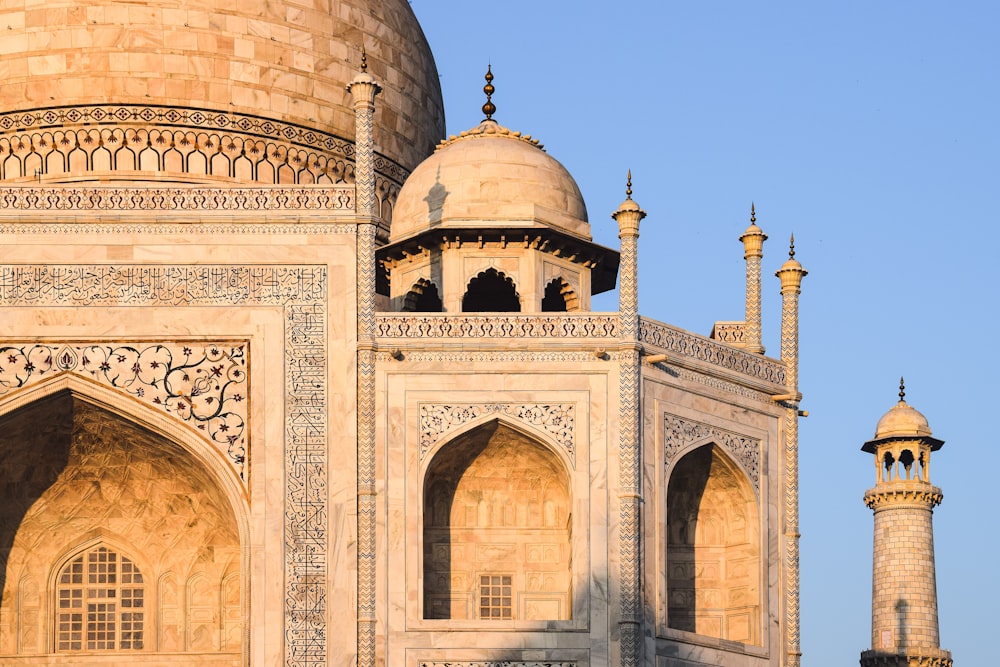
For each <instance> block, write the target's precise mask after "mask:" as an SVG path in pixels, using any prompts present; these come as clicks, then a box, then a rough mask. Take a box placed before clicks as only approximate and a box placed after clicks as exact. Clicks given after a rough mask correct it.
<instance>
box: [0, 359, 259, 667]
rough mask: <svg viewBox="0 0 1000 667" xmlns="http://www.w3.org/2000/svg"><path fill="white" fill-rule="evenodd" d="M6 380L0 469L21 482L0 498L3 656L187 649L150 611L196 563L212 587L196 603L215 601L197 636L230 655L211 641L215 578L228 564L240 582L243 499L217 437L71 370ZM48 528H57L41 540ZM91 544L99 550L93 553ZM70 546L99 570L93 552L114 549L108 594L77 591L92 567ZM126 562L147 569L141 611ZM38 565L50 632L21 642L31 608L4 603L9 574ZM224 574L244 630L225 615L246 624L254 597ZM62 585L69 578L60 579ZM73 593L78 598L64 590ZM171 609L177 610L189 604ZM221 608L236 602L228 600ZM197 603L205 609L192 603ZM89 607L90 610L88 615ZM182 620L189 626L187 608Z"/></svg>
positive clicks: (25, 577) (243, 576) (3, 476)
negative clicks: (41, 640)
mask: <svg viewBox="0 0 1000 667" xmlns="http://www.w3.org/2000/svg"><path fill="white" fill-rule="evenodd" d="M12 394H13V395H11V396H8V397H7V398H6V399H5V400H3V401H0V482H5V481H7V480H26V481H27V483H21V484H19V486H18V493H17V494H16V499H17V500H18V501H19V502H15V503H7V504H6V506H5V507H3V508H2V509H0V515H2V516H0V527H3V530H0V556H2V559H3V562H0V590H2V591H3V596H2V597H0V607H2V609H0V624H2V625H3V627H2V628H0V629H2V630H3V632H0V656H3V657H4V658H7V657H9V658H14V656H16V655H21V654H23V653H25V652H27V653H33V654H36V655H37V653H38V651H40V650H41V651H42V652H48V653H66V652H69V653H73V652H77V651H83V652H87V651H98V652H101V651H111V652H122V651H125V652H128V651H142V652H143V655H146V654H148V653H149V652H151V651H154V652H155V651H160V652H164V651H165V652H170V651H181V650H184V649H183V646H176V647H165V646H163V643H162V642H161V641H159V637H158V636H159V635H160V632H158V630H160V631H161V632H162V628H163V620H164V619H157V612H159V611H160V610H161V609H163V608H164V606H163V605H161V604H159V603H158V601H157V596H158V594H159V592H160V590H161V588H162V586H160V582H162V581H164V579H163V578H162V577H164V576H165V575H169V573H171V572H178V573H189V572H193V571H195V570H196V571H198V572H199V573H201V574H202V576H204V577H205V580H204V581H205V591H207V592H206V593H204V594H203V595H202V596H201V597H202V599H204V600H207V601H208V602H207V603H205V604H203V605H202V606H205V605H208V606H210V607H211V609H210V612H209V613H210V614H211V617H212V619H214V620H212V621H211V623H210V627H209V628H208V630H207V634H206V631H205V630H201V636H208V637H210V638H211V641H209V642H207V643H205V644H204V650H206V651H208V652H211V653H218V654H220V656H221V654H223V653H225V654H226V655H227V657H226V660H231V659H232V657H233V654H236V655H238V654H239V652H240V650H241V649H243V650H245V647H232V646H231V645H229V644H227V645H226V646H224V647H222V646H220V645H219V637H220V636H221V633H222V618H221V616H222V615H221V613H220V609H219V607H220V605H221V602H222V595H221V591H222V590H223V582H224V581H226V580H227V579H229V578H230V577H232V576H233V575H234V574H235V575H236V576H237V578H238V584H236V587H237V588H238V589H240V591H245V590H246V586H247V573H248V572H249V562H248V560H247V559H248V554H249V552H248V551H247V549H246V548H245V545H246V544H248V533H249V528H248V525H249V518H248V508H247V505H246V499H245V497H244V495H243V491H242V489H241V485H240V484H239V482H238V481H236V480H235V479H234V476H233V474H232V473H231V472H229V471H227V470H226V464H225V462H224V461H223V460H222V459H221V457H220V456H219V455H218V454H217V453H213V452H212V447H211V446H210V445H209V444H208V443H207V442H205V441H204V440H202V439H201V438H200V437H198V436H197V435H196V434H194V433H193V432H192V429H190V428H189V427H187V426H186V425H184V424H182V423H179V422H176V421H175V420H173V418H172V417H170V416H169V415H167V414H166V413H158V412H157V411H155V410H154V409H153V408H151V407H149V406H146V405H144V404H142V403H139V402H138V401H136V400H134V399H132V398H131V397H129V396H127V395H122V394H119V393H118V392H117V391H116V390H114V389H112V388H108V387H105V386H102V385H97V384H95V383H94V382H92V381H90V380H88V379H86V378H84V377H82V376H78V375H76V374H74V373H71V372H70V373H61V374H56V375H54V376H53V377H52V378H50V379H47V380H45V381H42V382H39V383H37V384H35V385H31V386H29V387H26V388H22V389H20V390H18V391H16V392H12ZM29 473H30V474H29ZM46 531H49V532H52V534H53V535H56V536H58V539H56V540H53V539H47V540H39V539H38V535H40V534H42V533H44V532H46ZM94 549H104V551H101V552H100V553H97V552H95V554H96V555H95V556H94V558H91V556H90V555H88V554H90V552H91V551H93V550H94ZM102 559H103V560H102ZM77 560H79V562H78V563H77V565H76V566H74V567H76V569H77V570H79V569H80V568H83V569H84V574H87V576H88V577H89V576H90V575H89V570H87V568H89V567H90V566H91V561H93V567H94V568H96V569H95V572H96V575H95V576H97V575H101V572H102V571H103V570H101V567H104V566H103V565H101V563H106V564H108V563H110V564H111V565H108V566H107V568H112V566H113V569H114V573H115V577H120V576H125V575H128V576H127V577H126V580H123V581H121V582H118V583H116V584H115V585H117V586H118V588H116V589H115V590H114V594H113V595H112V594H111V593H107V594H106V595H104V596H103V598H102V596H101V594H100V591H97V593H95V594H94V595H91V593H89V592H86V590H87V589H86V585H89V583H88V581H89V580H79V577H76V575H75V574H74V573H72V572H69V573H65V572H63V570H64V569H65V568H66V566H67V563H73V562H76V561H77ZM107 568H105V569H107ZM8 571H9V572H13V573H20V575H19V578H18V581H14V580H13V579H11V580H6V579H5V578H4V573H5V572H8ZM107 571H108V572H110V571H111V570H110V569H108V570H107ZM134 571H135V572H138V573H140V574H141V577H142V584H143V590H142V593H141V595H142V602H141V607H142V611H137V610H138V606H139V605H138V603H136V600H137V599H138V598H137V597H136V596H135V595H133V593H134V591H133V590H132V589H134V588H135V587H134V586H132V587H131V588H128V587H126V588H128V590H126V589H125V588H122V585H124V584H130V583H135V581H137V580H135V577H132V574H133V573H134ZM64 574H65V575H66V577H64V576H63V575H64ZM101 576H103V575H101ZM67 577H68V579H67ZM74 577H75V578H74ZM128 577H132V580H128ZM46 578H48V581H49V582H50V584H49V585H50V588H49V591H50V592H51V593H50V594H49V595H48V598H47V600H48V601H47V603H46V607H47V610H46V611H45V612H44V615H45V617H46V619H47V620H46V627H48V628H49V631H47V632H46V633H45V634H47V635H48V637H49V638H48V639H47V640H46V646H44V647H37V646H35V647H31V646H27V645H25V646H24V647H23V650H22V647H21V646H20V645H18V643H17V642H15V641H14V638H17V637H18V636H23V633H18V632H16V631H14V632H12V630H13V629H14V628H16V627H17V625H18V624H21V625H24V623H23V621H24V620H29V621H30V619H27V617H25V618H22V615H21V611H22V609H21V608H20V607H18V608H14V607H13V606H12V605H15V604H16V601H17V600H20V599H21V597H22V596H21V595H20V591H19V590H18V582H20V581H30V580H34V581H45V580H46ZM98 578H99V577H98ZM64 579H66V581H63V580H64ZM97 583H101V581H98V582H97ZM105 583H108V584H109V586H110V584H111V583H115V582H112V581H110V580H109V581H108V582H105ZM64 584H65V585H64ZM70 584H72V586H70ZM77 584H80V585H79V586H77ZM67 586H69V587H68V588H67ZM73 586H76V588H75V589H74V588H73ZM228 586H229V588H230V595H229V599H230V600H235V601H236V604H238V605H239V613H238V614H237V615H238V616H239V618H235V619H233V622H231V623H230V624H229V625H228V626H227V627H229V629H230V633H231V636H240V637H241V638H242V637H245V636H246V633H245V630H241V629H239V628H236V627H234V625H233V623H235V624H236V625H239V626H240V627H241V628H246V627H247V623H248V611H249V605H248V603H247V601H246V596H245V594H242V592H240V591H236V592H232V587H233V586H234V584H233V583H232V582H231V581H230V582H229V584H228ZM61 587H62V588H61ZM63 588H65V590H66V591H67V592H65V593H63V592H60V591H61V590H62V589H63ZM73 590H78V592H77V593H76V594H74V593H73ZM95 590H96V589H95ZM108 590H109V591H110V590H111V589H110V588H108ZM80 591H83V592H80ZM74 595H76V598H80V599H81V600H82V602H81V603H80V605H82V606H80V605H77V606H75V607H74V606H73V603H71V602H69V601H72V600H74V599H76V598H74ZM60 596H62V597H60ZM123 596H124V597H123ZM91 597H93V598H94V599H95V600H98V602H95V603H94V604H96V605H98V606H96V607H94V609H90V608H89V606H88V604H89V603H88V602H87V600H88V599H90V598H91ZM64 599H65V600H67V601H68V602H66V604H63V603H62V602H61V601H62V600H64ZM101 599H103V600H104V601H100V600H101ZM112 599H113V602H112ZM126 601H128V602H126ZM67 605H68V606H67ZM101 605H103V606H101ZM169 606H170V605H167V607H169ZM126 607H127V609H126ZM175 607H176V605H175ZM177 611H178V612H179V614H180V615H181V616H183V615H184V614H185V613H187V611H188V609H187V608H186V607H179V608H177ZM227 611H228V612H229V616H230V617H233V616H234V614H233V610H232V609H230V610H227ZM198 612H199V614H200V615H201V616H206V613H205V612H204V610H203V609H201V608H200V607H199V609H198ZM91 614H93V615H94V616H93V618H96V619H97V620H98V623H97V625H95V626H94V627H93V628H91V627H90V625H89V624H90V619H91V618H92V616H91ZM102 623H103V625H102ZM175 623H176V622H175ZM179 624H180V628H190V627H191V623H190V621H189V620H188V619H184V618H181V619H180V621H179ZM176 629H179V628H175V631H176ZM91 630H93V632H91ZM60 633H62V634H60ZM102 633H104V634H102ZM81 638H82V639H81ZM244 641H245V640H244ZM81 642H82V643H81ZM95 642H96V643H95Z"/></svg>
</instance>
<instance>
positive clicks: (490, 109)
mask: <svg viewBox="0 0 1000 667" xmlns="http://www.w3.org/2000/svg"><path fill="white" fill-rule="evenodd" d="M483 92H484V93H486V104H484V105H483V113H484V114H486V120H492V119H493V114H495V113H496V112H497V107H496V105H495V104H493V93H495V92H496V88H494V87H493V65H492V63H490V64H488V65H486V85H485V86H483Z"/></svg>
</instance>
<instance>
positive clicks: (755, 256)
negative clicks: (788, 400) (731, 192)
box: [740, 202, 767, 354]
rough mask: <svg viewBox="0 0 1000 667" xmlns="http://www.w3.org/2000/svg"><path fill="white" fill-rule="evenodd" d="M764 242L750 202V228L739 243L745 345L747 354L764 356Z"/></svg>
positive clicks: (762, 233)
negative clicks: (743, 273) (744, 268)
mask: <svg viewBox="0 0 1000 667" xmlns="http://www.w3.org/2000/svg"><path fill="white" fill-rule="evenodd" d="M766 240H767V234H765V233H764V232H763V231H762V230H761V228H760V227H758V226H757V211H756V209H755V208H754V205H753V202H751V203H750V226H749V227H747V229H746V231H745V232H743V235H742V236H740V241H742V242H743V259H745V260H746V263H747V305H746V318H745V319H746V324H745V327H746V334H745V336H746V339H745V345H746V350H747V351H748V352H756V353H757V354H764V346H763V344H761V326H760V260H761V258H762V257H763V256H764V241H766Z"/></svg>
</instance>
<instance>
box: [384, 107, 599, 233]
mask: <svg viewBox="0 0 1000 667" xmlns="http://www.w3.org/2000/svg"><path fill="white" fill-rule="evenodd" d="M483 225H486V226H489V227H490V228H494V229H497V228H502V227H510V228H531V227H539V228H543V227H547V228H552V229H557V230H559V231H561V232H564V233H568V234H570V235H571V236H574V237H577V238H580V239H585V240H587V241H589V240H590V238H591V237H590V225H589V224H588V223H587V207H586V205H585V204H584V201H583V196H582V195H581V194H580V188H579V187H577V184H576V181H575V180H573V177H572V176H571V175H570V173H569V172H568V171H567V170H566V168H565V167H563V166H562V164H560V163H559V161H558V160H556V159H555V158H553V157H552V156H550V155H549V154H548V153H546V152H545V151H544V150H542V148H541V146H540V145H539V144H538V142H537V141H536V140H534V139H531V137H528V136H524V135H522V134H521V133H520V132H512V131H511V130H508V129H507V128H505V127H502V126H501V125H498V124H497V123H496V121H493V120H485V121H483V122H482V123H481V124H480V125H479V126H477V127H475V128H473V129H471V130H467V131H465V132H463V133H462V134H460V135H458V136H457V137H451V138H450V139H449V140H448V141H445V142H443V143H442V144H441V145H440V146H439V147H438V149H437V151H436V152H435V153H434V154H433V155H432V156H431V157H429V158H427V159H426V160H425V161H424V162H422V163H421V164H420V166H418V167H417V168H416V169H415V170H414V171H413V174H412V175H411V176H410V178H409V179H408V180H407V181H406V183H405V184H404V185H403V188H402V189H401V190H400V193H399V198H398V200H397V201H396V209H395V211H394V212H393V218H392V228H391V230H390V239H391V241H393V242H395V241H398V240H401V239H404V238H407V237H410V236H413V235H414V234H419V233H421V232H424V231H427V230H428V229H435V228H439V227H440V228H462V227H481V226H483Z"/></svg>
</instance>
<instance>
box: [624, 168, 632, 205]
mask: <svg viewBox="0 0 1000 667" xmlns="http://www.w3.org/2000/svg"><path fill="white" fill-rule="evenodd" d="M631 198H632V170H631V169H629V170H628V178H627V180H626V182H625V199H631Z"/></svg>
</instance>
